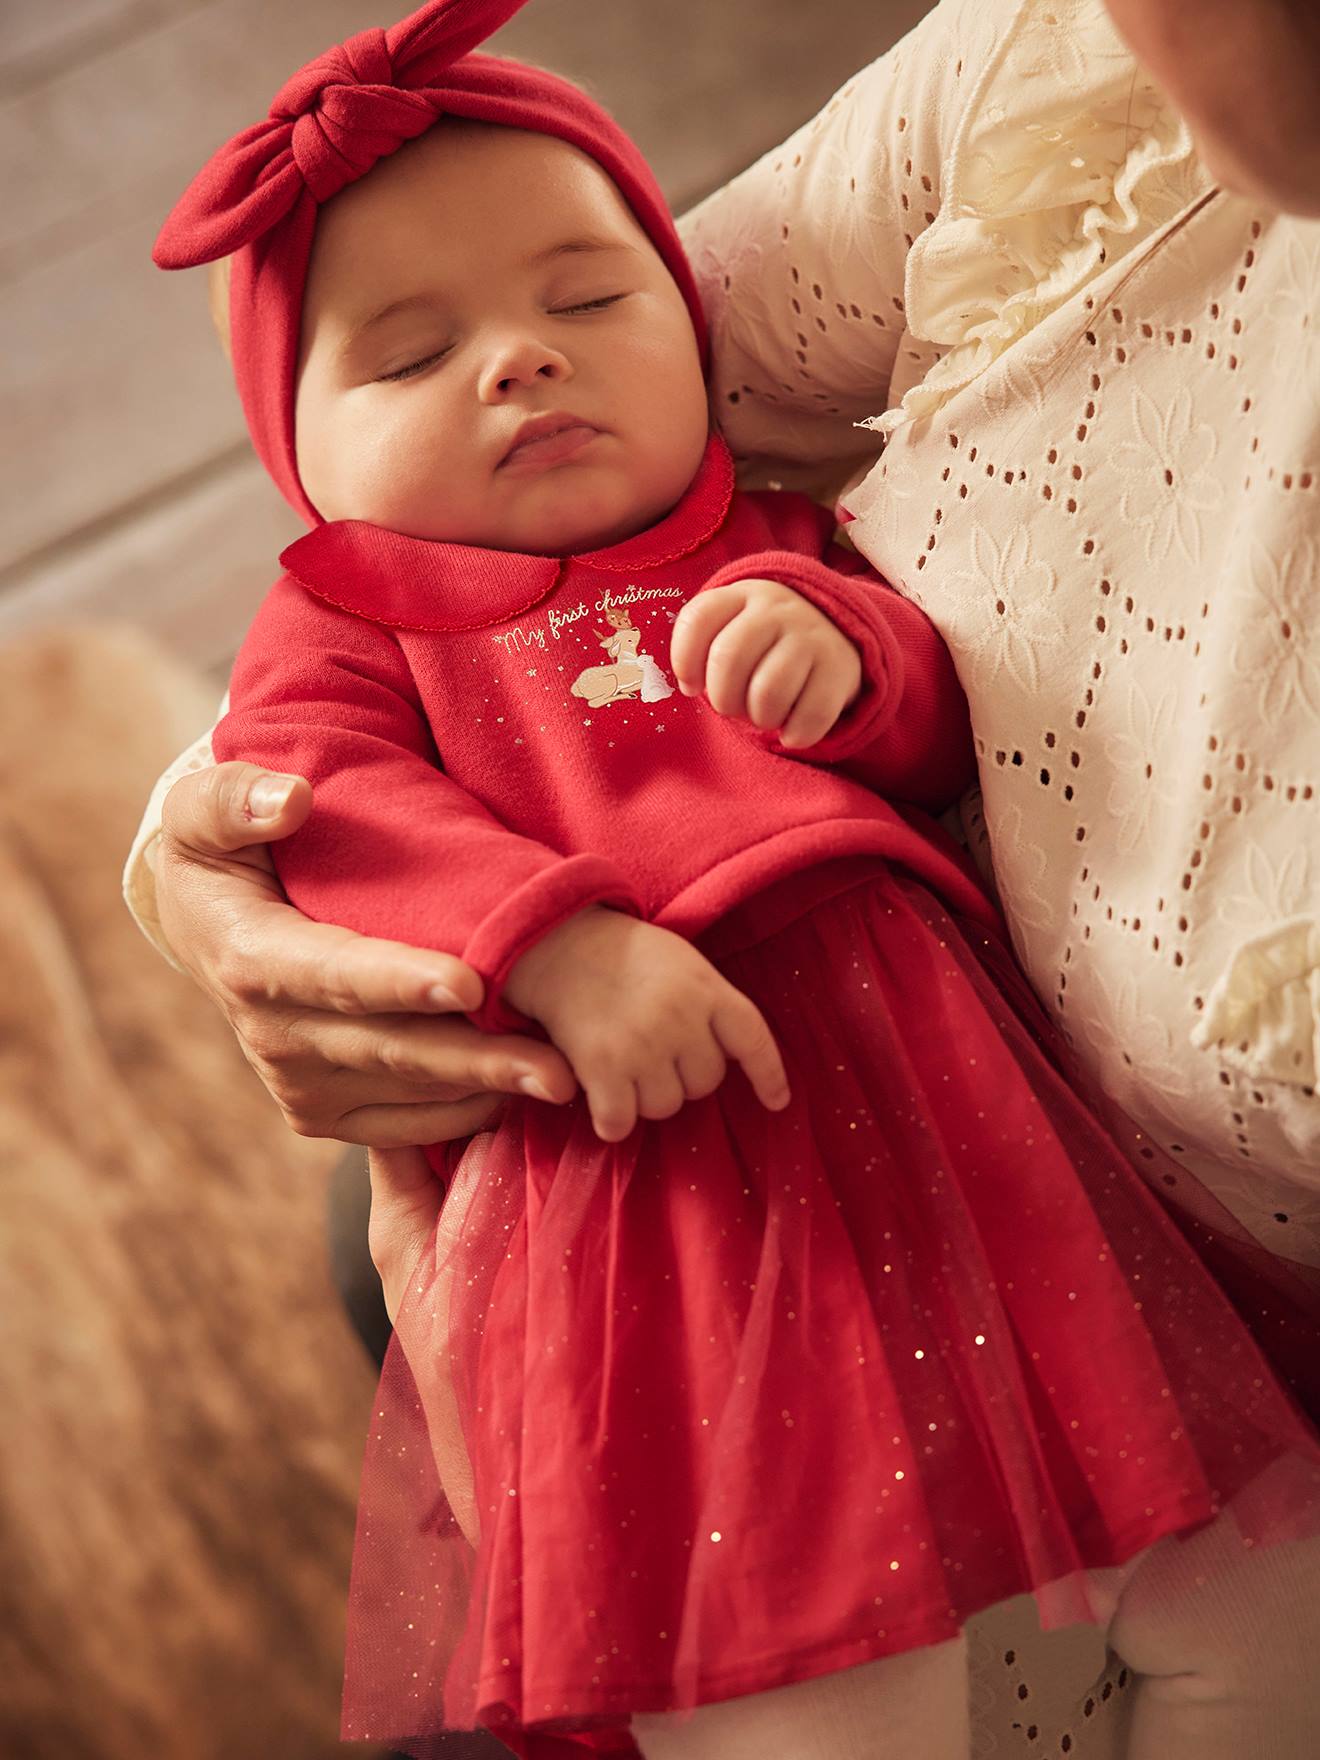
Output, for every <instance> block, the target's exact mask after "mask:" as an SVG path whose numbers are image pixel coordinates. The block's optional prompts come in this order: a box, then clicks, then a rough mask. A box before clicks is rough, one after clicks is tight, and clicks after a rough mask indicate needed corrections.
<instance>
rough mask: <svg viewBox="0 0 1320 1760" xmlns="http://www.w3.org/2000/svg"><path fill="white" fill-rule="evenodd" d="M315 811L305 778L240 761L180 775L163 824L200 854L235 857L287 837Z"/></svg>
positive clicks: (167, 801)
mask: <svg viewBox="0 0 1320 1760" xmlns="http://www.w3.org/2000/svg"><path fill="white" fill-rule="evenodd" d="M311 810H312V788H311V784H310V783H309V782H307V781H306V780H305V779H304V778H303V777H301V776H285V775H281V774H280V773H279V772H278V771H272V770H263V769H261V767H260V766H259V765H257V764H243V763H239V762H237V761H235V762H231V763H228V764H215V765H212V766H211V767H210V768H209V769H206V770H196V771H190V772H189V773H188V774H187V775H186V776H181V777H180V778H179V780H178V781H177V782H176V783H175V784H174V786H173V788H171V789H170V791H169V793H168V794H167V795H166V796H165V800H164V804H163V806H162V808H161V826H162V829H163V830H164V832H165V834H166V836H168V837H171V838H173V839H174V841H175V842H176V843H180V844H183V845H184V846H185V847H186V848H188V849H191V850H195V851H196V852H197V853H198V854H201V855H214V856H221V855H232V854H233V853H234V852H235V851H236V850H241V849H244V848H246V847H247V846H249V845H251V844H261V843H274V842H275V841H276V839H277V838H281V837H288V836H289V834H290V833H291V832H294V831H296V830H297V829H298V828H299V826H300V825H302V824H303V822H304V821H305V819H306V818H307V815H308V814H309V813H310V812H311Z"/></svg>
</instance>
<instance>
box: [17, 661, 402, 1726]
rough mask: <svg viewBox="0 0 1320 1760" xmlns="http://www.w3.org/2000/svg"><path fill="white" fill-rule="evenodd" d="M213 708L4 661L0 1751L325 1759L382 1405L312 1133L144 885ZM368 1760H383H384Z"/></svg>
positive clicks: (73, 667)
mask: <svg viewBox="0 0 1320 1760" xmlns="http://www.w3.org/2000/svg"><path fill="white" fill-rule="evenodd" d="M213 706H214V704H213V695H212V693H211V691H210V690H209V689H207V688H205V687H204V686H203V685H202V684H201V682H200V681H199V680H196V679H194V678H192V677H190V676H189V675H187V674H185V673H183V672H181V671H180V669H179V668H178V667H177V666H175V665H174V664H173V663H172V662H170V661H169V660H168V659H167V658H166V657H165V656H164V655H163V654H162V653H161V652H160V651H159V650H158V649H157V648H155V647H154V646H153V645H151V644H150V643H149V642H148V641H147V640H146V639H145V638H143V637H140V636H138V635H136V634H134V633H132V632H126V631H110V630H99V631H98V630H82V631H73V632H67V633H60V634H53V635H48V636H42V637H37V638H30V639H27V640H25V641H23V642H21V643H15V644H13V645H11V646H9V647H8V648H6V649H4V650H0V1180H2V1181H3V1186H4V1201H3V1210H0V1287H2V1289H3V1294H2V1295H0V1301H2V1302H3V1309H2V1310H0V1311H2V1312H3V1322H2V1325H3V1333H2V1334H0V1411H2V1412H3V1420H2V1422H3V1453H2V1455H0V1463H2V1464H0V1681H2V1682H3V1690H2V1691H0V1754H3V1755H5V1756H12V1757H13V1760H156V1757H158V1756H159V1757H161V1760H222V1757H223V1760H321V1757H322V1756H328V1755H330V1754H332V1753H334V1754H341V1755H342V1754H344V1753H345V1752H347V1750H344V1749H342V1748H341V1747H340V1746H339V1744H338V1743H337V1741H336V1739H335V1729H336V1722H337V1715H338V1692H339V1677H340V1659H341V1642H342V1610H343V1602H344V1593H345V1586H346V1581H347V1571H348V1559H349V1552H350V1547H351V1541H352V1523H353V1505H354V1497H355V1488H356V1479H357V1470H358V1461H359V1456H360V1451H361V1439H362V1437H363V1435H364V1434H365V1428H366V1421H367V1414H368V1411H369V1406H370V1400H371V1391H372V1385H373V1379H374V1378H373V1375H372V1372H371V1371H370V1369H369V1367H368V1365H367V1362H366V1360H365V1358H364V1357H363V1355H362V1354H361V1351H360V1348H359V1347H358V1345H357V1343H356V1341H355V1340H354V1339H353V1338H352V1337H351V1335H350V1333H349V1331H348V1329H347V1326H346V1323H345V1321H344V1320H343V1317H342V1315H341V1313H340V1310H339V1308H338V1305H337V1303H336V1300H335V1297H334V1294H333V1291H332V1289H331V1287H330V1284H329V1281H328V1277H327V1273H326V1270H325V1254H324V1245H323V1219H322V1218H323V1205H324V1194H325V1176H326V1173H327V1170H328V1168H329V1166H330V1164H331V1162H332V1161H333V1159H334V1154H335V1151H334V1149H333V1147H332V1146H331V1145H328V1144H320V1143H317V1144H312V1143H306V1142H302V1141H300V1140H298V1139H297V1138H295V1137H293V1136H292V1135H291V1134H290V1133H289V1132H288V1130H287V1129H286V1128H285V1126H284V1123H283V1121H282V1119H281V1118H280V1116H279V1114H278V1112H277V1110H276V1108H275V1106H274V1105H273V1103H272V1102H271V1101H270V1100H269V1099H268V1098H267V1096H266V1095H265V1093H264V1091H263V1090H262V1089H261V1087H260V1086H259V1085H258V1083H257V1081H256V1080H255V1078H254V1077H253V1076H252V1074H251V1073H250V1071H249V1070H248V1068H247V1066H246V1065H245V1064H244V1062H243V1060H242V1057H241V1056H240V1054H239V1052H238V1050H237V1048H236V1046H235V1044H234V1042H233V1040H232V1039H231V1037H230V1034H229V1031H228V1029H227V1027H226V1026H225V1024H224V1022H223V1021H222V1020H221V1018H220V1017H219V1015H218V1014H216V1013H215V1012H214V1011H213V1010H212V1009H211V1007H210V1005H209V1003H208V1002H207V1001H206V1000H205V999H204V998H203V997H202V996H201V995H200V993H199V992H197V991H196V990H195V989H194V988H193V986H192V985H191V984H190V983H189V982H188V980H187V979H185V978H182V977H179V976H178V975H177V974H175V973H174V972H172V971H171V970H169V969H168V968H167V967H166V966H165V964H164V963H163V962H162V961H161V960H159V959H158V958H157V957H156V956H155V955H154V954H153V953H152V952H151V950H150V949H149V948H148V946H147V944H146V943H145V942H144V941H143V940H142V938H141V937H140V935H139V934H138V931H137V929H136V928H135V927H134V925H133V923H132V922H131V920H130V918H129V917H128V915H127V913H126V912H125V910H124V908H123V906H122V904H121V902H120V898H119V868H120V865H121V863H122V860H123V857H124V853H125V851H126V849H127V847H128V843H129V840H130V838H131V835H132V832H133V829H134V826H135V824H136V821H137V817H138V813H139V811H140V809H141V806H142V803H143V801H144V800H145V798H146V795H147V792H148V789H149V787H150V784H151V782H152V780H153V779H154V777H155V776H156V774H157V772H158V771H159V770H160V769H161V768H163V766H164V764H165V763H166V761H167V760H168V759H169V758H170V757H171V756H172V755H173V754H174V753H175V752H176V751H177V750H178V749H180V747H181V746H182V745H183V744H185V743H186V742H187V740H188V739H190V738H191V737H192V736H193V735H194V734H195V733H196V732H197V731H198V730H199V729H200V728H201V727H203V726H205V725H206V723H207V722H208V720H209V719H210V717H211V711H212V709H213ZM353 1752H355V1753H365V1752H366V1750H362V1749H356V1750H353Z"/></svg>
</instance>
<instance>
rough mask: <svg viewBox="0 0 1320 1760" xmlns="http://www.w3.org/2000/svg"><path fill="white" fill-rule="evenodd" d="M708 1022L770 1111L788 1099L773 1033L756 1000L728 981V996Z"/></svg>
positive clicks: (781, 1063)
mask: <svg viewBox="0 0 1320 1760" xmlns="http://www.w3.org/2000/svg"><path fill="white" fill-rule="evenodd" d="M711 1025H712V1027H713V1028H714V1030H715V1037H716V1039H717V1040H718V1041H719V1043H720V1046H721V1048H722V1049H723V1050H724V1051H725V1052H727V1054H728V1055H729V1056H730V1057H731V1058H732V1059H733V1060H734V1062H735V1063H740V1064H741V1065H742V1068H743V1074H744V1075H745V1076H746V1077H747V1080H748V1081H749V1082H750V1083H751V1084H752V1087H753V1089H754V1091H755V1093H756V1097H757V1099H758V1100H759V1101H760V1102H761V1104H762V1105H763V1106H767V1107H769V1109H770V1111H771V1112H782V1111H783V1109H784V1108H785V1107H786V1106H787V1105H788V1102H789V1099H790V1095H789V1088H788V1075H787V1073H786V1071H785V1069H784V1060H783V1058H782V1057H781V1056H780V1055H779V1047H778V1046H777V1045H776V1044H775V1040H774V1034H773V1033H772V1032H771V1031H770V1029H769V1027H768V1026H767V1025H766V1022H765V1016H764V1015H763V1014H762V1013H761V1011H760V1009H759V1008H757V1006H756V1004H755V1003H753V1002H749V1001H748V1000H747V998H746V997H745V996H744V995H743V994H742V992H741V991H739V990H735V989H734V988H733V986H732V985H730V986H729V994H728V999H727V1000H726V1001H724V1002H722V1003H721V1004H720V1005H719V1006H718V1007H717V1008H716V1010H715V1013H714V1015H713V1016H712V1017H711Z"/></svg>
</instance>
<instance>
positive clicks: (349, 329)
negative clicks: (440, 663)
mask: <svg viewBox="0 0 1320 1760" xmlns="http://www.w3.org/2000/svg"><path fill="white" fill-rule="evenodd" d="M533 424H534V425H533ZM707 429H708V414H707V403H706V390H705V385H704V383H703V380H702V374H701V363H700V358H699V355H698V352H697V343H696V337H695V335H694V333H693V329H692V322H691V319H690V318H689V316H688V312H687V307H686V305H685V304H684V301H683V297H682V295H681V294H680V293H679V291H678V288H677V286H676V285H675V283H674V281H673V279H672V278H671V276H670V275H669V272H668V270H667V269H666V268H665V266H664V264H663V262H662V261H661V259H660V257H659V255H658V254H657V252H656V250H655V248H654V246H653V245H652V244H651V242H650V240H649V239H648V238H647V236H646V234H645V233H644V232H643V231H642V229H641V227H640V226H639V225H638V224H637V222H636V220H635V219H634V218H633V216H632V214H631V212H630V210H629V209H628V207H627V206H626V204H625V203H624V201H623V198H622V197H621V196H620V194H619V192H618V190H617V189H616V188H615V186H614V184H613V183H612V182H611V180H610V179H609V177H607V176H606V174H605V172H604V171H602V170H601V168H600V167H599V166H598V165H597V164H596V163H595V161H594V160H592V159H590V158H588V157H587V156H586V155H585V154H583V153H580V152H578V151H577V149H576V148H574V147H570V146H569V145H568V144H567V143H566V142H563V141H558V140H554V139H551V138H549V137H546V136H541V135H535V134H527V133H523V132H522V131H519V130H514V129H507V128H499V127H481V126H478V125H472V124H464V123H453V122H443V123H441V124H440V125H439V126H437V127H436V128H434V129H432V130H431V131H430V132H429V133H428V134H426V135H424V136H422V137H421V139H420V140H418V141H415V142H413V143H412V144H411V145H409V146H407V147H405V148H403V149H402V150H401V151H400V152H398V153H397V154H395V155H394V156H392V157H391V158H389V159H385V160H382V161H381V163H380V164H379V165H377V166H376V167H375V169H374V170H373V171H372V172H371V173H370V175H369V176H367V177H365V178H363V179H362V180H361V181H360V182H358V183H355V184H352V185H350V186H349V188H347V189H346V190H344V191H343V192H342V194H340V195H338V196H336V197H335V198H334V200H333V201H331V202H329V203H328V204H327V205H326V207H325V209H324V211H323V212H322V214H321V216H320V220H319V223H318V226H317V234H316V241H315V245H314V247H313V251H312V260H311V265H310V271H309V274H308V279H307V291H306V296H305V299H304V304H303V327H302V342H301V355H300V371H299V378H298V390H297V404H296V436H297V452H298V470H299V474H300V475H301V477H302V481H303V486H304V488H305V489H306V491H307V494H308V496H309V498H310V500H311V502H312V504H313V506H314V507H315V508H316V509H317V510H318V512H319V513H320V514H321V515H322V517H323V518H325V519H328V520H332V519H360V520H367V521H370V522H371V523H372V524H374V525H381V526H388V527H390V528H391V529H392V530H395V531H399V532H404V533H407V534H408V535H409V536H411V537H416V538H433V539H442V540H445V541H447V542H450V543H458V544H473V545H479V546H482V547H484V548H489V549H497V550H520V551H527V552H540V553H545V554H550V555H568V554H572V553H575V552H577V553H581V552H584V551H588V550H594V549H599V548H602V547H604V546H605V545H607V544H612V543H616V542H618V541H619V540H620V539H622V538H625V537H628V536H630V535H631V534H632V533H634V532H637V531H641V530H642V529H643V528H644V527H646V526H648V525H651V524H653V523H654V522H655V521H656V520H657V519H659V518H660V517H661V516H662V515H664V514H665V513H667V512H668V511H669V509H670V508H671V507H672V506H673V505H674V503H675V502H676V501H677V500H678V499H679V497H680V496H681V495H682V493H683V491H684V490H685V489H686V488H687V486H688V484H689V482H690V481H691V480H692V477H693V476H694V474H695V472H696V470H697V467H698V465H699V464H700V462H701V455H702V451H703V449H704V447H705V443H706V437H707Z"/></svg>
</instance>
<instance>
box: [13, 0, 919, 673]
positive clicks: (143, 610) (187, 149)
mask: <svg viewBox="0 0 1320 1760" xmlns="http://www.w3.org/2000/svg"><path fill="white" fill-rule="evenodd" d="M925 10H926V3H925V0H813V3H812V4H811V5H810V6H809V7H808V6H806V5H804V4H802V3H801V0H667V3H666V4H665V5H664V6H655V5H652V4H649V3H648V0H611V3H610V4H609V5H602V4H600V3H599V0H532V4H530V5H529V6H527V8H526V9H525V11H524V12H523V13H521V14H520V15H519V16H517V17H516V18H515V19H514V20H513V21H512V22H511V23H510V24H509V25H508V26H506V28H505V29H504V30H503V31H502V32H501V33H500V34H499V36H498V37H497V38H496V39H494V40H493V42H494V45H495V46H496V47H498V48H499V49H501V50H502V51H503V52H505V53H508V54H512V55H519V56H523V57H525V58H526V59H529V60H533V61H536V62H539V63H541V64H542V65H546V66H551V67H554V68H555V69H556V70H558V71H561V72H563V73H566V74H568V75H570V76H571V77H574V78H577V79H579V80H581V81H582V82H584V83H585V84H586V85H588V86H589V87H590V88H591V89H592V90H593V91H594V92H595V93H596V95H597V96H599V97H600V98H602V99H603V100H604V101H605V103H607V104H608V105H609V106H610V107H611V108H612V109H613V110H614V112H615V114H616V115H617V116H618V117H619V119H620V121H621V122H622V123H623V124H624V126H625V127H627V128H628V129H629V130H630V131H631V132H632V133H633V134H634V136H635V138H636V139H637V140H638V142H639V144H640V145H641V147H642V149H643V151H645V152H646V153H647V154H648V156H649V157H650V159H651V161H652V163H653V165H654V166H655V168H656V170H657V172H658V174H659V177H660V180H661V182H662V184H663V185H664V187H665V190H666V193H667V194H668V196H669V198H670V200H671V202H672V203H673V204H674V206H675V207H676V208H677V209H678V210H680V211H681V210H682V208H683V207H685V206H687V205H689V204H690V203H691V202H693V201H694V200H696V199H697V198H698V197H700V196H701V195H703V194H704V193H706V191H708V190H709V189H712V188H714V187H716V186H717V185H718V184H720V183H722V182H723V181H724V180H725V179H726V178H727V177H729V176H730V175H732V174H733V173H734V172H736V171H738V170H740V169H742V167H743V166H744V165H746V164H749V163H751V161H752V160H754V159H755V158H756V157H758V156H759V154H761V153H762V152H764V151H767V150H768V149H769V148H770V147H772V146H774V145H776V144H777V143H778V141H779V140H781V139H782V138H783V136H784V135H785V134H787V133H789V132H790V131H791V130H792V129H793V128H795V127H796V126H797V125H798V123H800V122H802V121H804V120H806V119H807V118H808V117H809V116H810V115H811V114H812V113H813V112H814V111H815V110H816V109H817V108H818V107H819V105H820V103H821V102H822V101H823V100H824V99H825V98H827V97H828V96H829V94H830V93H831V92H832V91H833V90H834V89H835V88H836V87H837V86H839V85H841V84H842V83H843V82H844V80H845V79H846V78H847V77H848V75H849V74H851V73H852V72H854V71H855V70H856V68H857V67H859V66H861V65H863V64H864V63H865V62H866V61H868V60H870V59H871V58H872V57H874V56H875V55H877V54H879V53H881V52H882V51H883V50H884V49H885V48H887V47H888V46H889V44H890V42H891V41H893V40H894V39H895V38H896V37H897V36H898V35H900V34H901V32H902V31H903V30H905V29H907V28H908V26H909V25H911V24H912V23H913V22H914V21H915V19H916V18H917V17H919V16H920V15H921V13H923V12H924V11H925ZM4 21H5V29H4V32H3V37H2V38H0V165H3V166H5V168H6V173H7V177H6V182H7V187H6V190H5V199H4V201H3V203H2V204H0V331H2V333H3V335H4V338H5V350H4V352H5V362H6V368H5V376H4V381H3V384H4V393H3V395H4V414H3V419H4V432H5V436H6V442H7V444H6V462H5V469H4V471H3V473H0V497H2V500H0V637H3V636H4V635H6V634H10V633H13V632H14V631H16V630H18V629H20V628H24V627H28V626H30V625H32V624H34V623H46V622H50V621H53V620H60V619H63V618H65V617H68V616H69V615H73V614H88V613H90V614H92V615H95V616H102V615H118V616H122V617H127V618H128V619H130V620H132V621H134V622H137V623H140V624H142V625H144V626H146V627H148V628H150V629H151V630H153V631H154V632H155V633H157V634H158V635H160V636H161V637H163V638H164V639H165V640H166V641H167V642H168V644H169V645H170V646H171V647H172V648H173V649H174V650H175V651H176V652H177V653H178V654H179V655H180V656H181V657H183V658H186V659H189V660H192V661H195V662H197V663H199V664H200V665H202V666H203V667H205V668H206V669H208V670H211V671H215V670H217V669H223V668H224V667H225V665H226V664H227V661H228V658H229V657H230V655H231V654H232V652H233V649H234V647H235V645H236V643H237V640H238V637H239V636H240V635H241V633H242V630H243V629H244V627H245V625H246V623H247V621H248V618H249V617H250V615H251V613H252V611H253V609H254V608H255V606H256V604H257V602H258V601H259V599H260V597H261V595H262V593H263V592H264V590H265V588H266V586H267V585H268V584H269V582H270V580H271V578H272V577H273V572H274V571H273V567H272V565H273V562H274V558H275V556H276V554H277V552H278V550H279V549H280V548H281V546H282V545H283V544H284V543H286V542H288V540H289V539H290V538H291V537H292V536H295V535H296V532H297V527H296V524H295V522H294V520H293V518H292V516H291V515H289V514H288V512H287V511H286V510H285V509H284V507H283V504H282V503H281V502H280V500H279V498H278V497H277V496H276V494H275V492H274V491H273V489H271V488H270V487H269V485H268V484H267V482H266V480H265V478H264V476H263V474H262V472H261V470H260V468H259V467H258V466H257V464H256V462H255V460H254V459H253V457H252V455H251V452H250V450H249V448H248V445H247V440H246V435H245V433H244V429H243V424H242V420H241V417H240V413H239V409H238V404H237V400H236V398H235V396H234V393H233V390H232V387H231V385H230V383H229V380H228V376H227V373H226V369H225V366H224V363H223V361H222V360H221V357H220V355H219V352H218V350H217V348H216V346H215V342H214V339H213V337H212V335H211V332H210V328H209V325H208V323H207V319H206V314H205V285H204V277H203V276H202V275H200V274H197V273H193V274H182V275H165V274H162V273H160V272H159V271H157V270H156V269H154V268H153V267H152V264H151V260H150V248H151V242H152V239H153V237H154V234H155V232H156V229H157V227H158V225H159V224H160V222H161V220H162V219H163V218H164V216H165V214H166V213H167V212H168V210H169V208H170V206H171V204H172V202H173V201H174V199H175V198H176V196H177V195H178V194H179V193H180V191H181V190H182V189H183V187H184V186H185V184H186V183H187V181H188V179H189V177H190V176H191V175H192V173H193V172H194V171H195V170H196V169H197V167H198V166H199V164H200V163H201V162H202V160H203V158H204V157H205V156H206V155H207V154H208V153H209V152H210V151H212V150H213V149H214V148H215V147H216V146H217V145H218V144H219V143H220V142H221V141H223V140H224V139H226V138H227V137H228V136H229V135H230V134H231V133H233V132H235V131H236V130H237V129H239V128H241V127H244V126H246V125H247V124H248V123H249V122H252V121H255V120H257V119H258V118H259V117H260V116H262V115H263V114H264V113H265V110H266V107H267V105H268V103H269V100H270V97H271V95H272V94H273V92H274V91H275V90H276V89H277V87H278V86H279V84H280V83H281V81H282V80H283V78H284V77H285V76H286V74H287V73H288V72H289V71H290V70H291V69H292V68H293V67H294V66H295V65H297V64H298V63H300V62H301V61H303V60H305V59H307V58H309V57H310V56H311V55H312V54H314V53H316V52H317V51H319V50H320V49H322V48H324V47H325V46H326V45H327V44H328V43H329V42H332V41H336V40H338V39H340V38H342V37H343V36H346V35H348V34H349V33H351V32H353V31H355V30H360V29H363V28H365V27H366V26H369V25H376V24H380V23H388V22H390V18H389V14H388V9H385V12H384V16H383V15H382V8H381V7H380V6H378V5H371V4H367V0H279V3H278V4H273V3H272V0H6V4H5V8H4Z"/></svg>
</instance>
